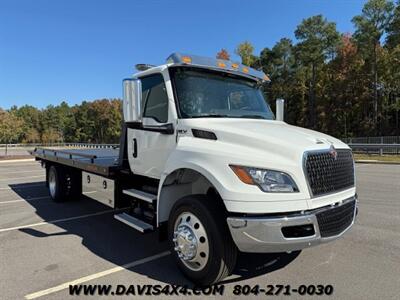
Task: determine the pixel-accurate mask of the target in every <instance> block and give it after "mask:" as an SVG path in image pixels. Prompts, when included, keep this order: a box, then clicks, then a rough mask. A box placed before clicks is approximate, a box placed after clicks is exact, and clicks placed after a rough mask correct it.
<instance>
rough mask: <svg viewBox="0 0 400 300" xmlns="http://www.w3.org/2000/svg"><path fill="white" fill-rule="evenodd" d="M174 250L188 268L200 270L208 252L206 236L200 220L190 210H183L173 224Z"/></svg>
mask: <svg viewBox="0 0 400 300" xmlns="http://www.w3.org/2000/svg"><path fill="white" fill-rule="evenodd" d="M173 242H174V246H175V247H174V250H175V252H176V253H177V255H178V257H179V259H180V260H181V262H182V263H183V264H184V265H185V266H186V267H187V268H189V269H190V270H193V271H200V270H202V269H203V268H204V267H205V266H206V264H207V262H208V257H209V254H210V247H209V242H208V236H207V233H206V230H205V228H204V226H203V224H202V223H201V222H200V220H199V219H198V218H197V217H196V216H195V215H194V214H192V213H190V212H183V213H181V214H180V215H179V217H178V218H177V220H176V222H175V225H174V237H173Z"/></svg>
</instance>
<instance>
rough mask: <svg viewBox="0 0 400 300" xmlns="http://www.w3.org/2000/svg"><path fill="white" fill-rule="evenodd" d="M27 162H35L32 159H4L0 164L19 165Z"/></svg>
mask: <svg viewBox="0 0 400 300" xmlns="http://www.w3.org/2000/svg"><path fill="white" fill-rule="evenodd" d="M27 161H32V162H33V161H35V159H34V158H26V159H6V160H1V161H0V164H6V163H21V162H27Z"/></svg>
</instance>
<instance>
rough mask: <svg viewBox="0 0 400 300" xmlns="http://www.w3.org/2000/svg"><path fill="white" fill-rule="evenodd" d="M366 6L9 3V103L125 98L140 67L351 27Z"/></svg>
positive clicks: (3, 62) (343, 1)
mask: <svg viewBox="0 0 400 300" xmlns="http://www.w3.org/2000/svg"><path fill="white" fill-rule="evenodd" d="M365 2H366V1H361V0H334V1H333V0H276V1H266V0H264V1H262V0H261V1H250V0H248V1H244V0H243V1H239V0H236V1H233V0H231V1H217V0H213V1H188V0H186V1H178V0H166V1H162V0H147V1H134V0H127V1H122V0H121V1H120V0H114V1H111V0H108V1H100V0H97V1H94V0H80V1H79V0H68V1H67V0H63V1H61V0H35V1H30V0H25V1H22V0H0V107H2V108H9V107H11V106H12V105H17V106H21V105H24V104H31V105H34V106H37V107H46V106H47V105H49V104H54V105H56V104H58V103H60V102H61V101H63V100H65V101H67V102H68V103H69V104H71V105H73V104H76V103H80V102H82V101H83V100H89V101H90V100H94V99H99V98H115V97H121V81H122V79H123V78H125V77H128V76H130V75H131V74H133V73H134V65H135V64H137V63H151V64H161V63H163V62H164V61H165V59H166V57H167V56H168V55H169V54H170V53H172V52H175V51H178V52H185V53H193V54H198V55H204V56H215V53H216V52H218V51H219V50H220V49H221V48H226V49H228V51H229V52H230V53H233V51H234V49H235V47H236V45H237V44H239V43H240V42H242V41H244V40H248V41H250V42H251V43H253V45H254V46H255V49H256V51H255V52H256V54H258V53H259V52H260V51H261V50H262V49H263V48H264V47H272V46H273V45H274V44H275V43H276V42H277V41H278V40H279V39H280V38H282V37H289V38H292V39H294V33H293V32H294V30H295V28H296V26H297V25H298V24H299V23H300V22H301V20H302V19H304V18H307V17H309V16H312V15H316V14H323V15H324V16H326V17H327V18H328V20H330V21H334V22H336V23H337V28H338V30H339V31H341V32H352V31H353V30H354V29H353V26H352V23H351V18H352V17H353V16H354V15H356V14H359V13H360V12H361V9H362V6H363V4H364V3H365ZM232 56H233V58H235V56H234V55H232Z"/></svg>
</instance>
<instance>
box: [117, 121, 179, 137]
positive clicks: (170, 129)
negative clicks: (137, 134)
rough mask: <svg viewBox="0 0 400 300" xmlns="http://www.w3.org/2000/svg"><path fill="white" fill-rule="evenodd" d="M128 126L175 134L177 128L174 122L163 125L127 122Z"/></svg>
mask: <svg viewBox="0 0 400 300" xmlns="http://www.w3.org/2000/svg"><path fill="white" fill-rule="evenodd" d="M125 123H126V126H127V127H128V128H130V129H138V130H145V131H152V132H159V133H161V134H174V133H175V129H174V125H173V124H172V123H168V124H163V125H143V124H142V123H140V122H125Z"/></svg>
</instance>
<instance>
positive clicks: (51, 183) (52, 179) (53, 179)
mask: <svg viewBox="0 0 400 300" xmlns="http://www.w3.org/2000/svg"><path fill="white" fill-rule="evenodd" d="M49 191H50V196H51V197H52V198H54V197H55V196H56V174H54V172H49Z"/></svg>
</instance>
